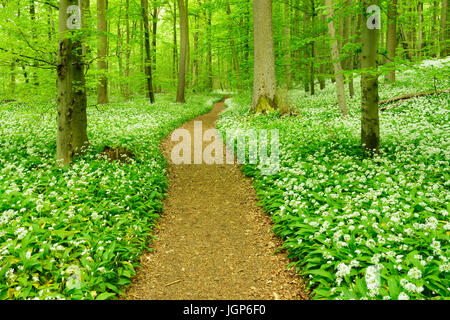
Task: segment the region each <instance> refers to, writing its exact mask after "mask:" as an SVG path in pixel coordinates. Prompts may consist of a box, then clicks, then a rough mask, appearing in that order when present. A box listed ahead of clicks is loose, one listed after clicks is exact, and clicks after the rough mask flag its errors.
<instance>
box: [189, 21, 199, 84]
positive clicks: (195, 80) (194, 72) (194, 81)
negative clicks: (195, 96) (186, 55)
mask: <svg viewBox="0 0 450 320" xmlns="http://www.w3.org/2000/svg"><path fill="white" fill-rule="evenodd" d="M198 28H199V27H198V19H197V16H194V36H193V38H194V54H193V59H192V85H191V86H192V88H193V89H194V90H195V88H196V87H197V83H198V75H199V63H198V58H197V56H198Z"/></svg>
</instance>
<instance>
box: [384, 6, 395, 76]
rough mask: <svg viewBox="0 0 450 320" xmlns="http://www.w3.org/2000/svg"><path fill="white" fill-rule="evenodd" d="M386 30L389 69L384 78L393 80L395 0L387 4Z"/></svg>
mask: <svg viewBox="0 0 450 320" xmlns="http://www.w3.org/2000/svg"><path fill="white" fill-rule="evenodd" d="M387 17H388V20H387V21H388V22H387V30H386V49H387V58H388V63H389V64H391V65H392V66H391V69H390V70H389V72H388V74H387V75H386V79H387V80H388V81H390V82H395V64H394V62H395V51H396V49H397V0H392V2H391V3H389V5H388V11H387Z"/></svg>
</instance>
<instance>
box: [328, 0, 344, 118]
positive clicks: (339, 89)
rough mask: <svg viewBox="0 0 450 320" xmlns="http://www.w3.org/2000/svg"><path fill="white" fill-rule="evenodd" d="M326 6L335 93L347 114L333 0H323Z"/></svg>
mask: <svg viewBox="0 0 450 320" xmlns="http://www.w3.org/2000/svg"><path fill="white" fill-rule="evenodd" d="M325 4H326V6H327V7H328V15H327V17H328V21H329V22H328V33H329V35H330V38H331V58H332V59H333V67H334V75H335V78H336V94H337V99H338V105H339V110H340V112H341V115H342V116H346V115H347V114H348V109H347V101H346V98H345V88H344V75H343V74H342V66H341V61H340V58H339V44H338V41H337V39H336V28H335V25H334V7H333V6H334V4H333V0H325Z"/></svg>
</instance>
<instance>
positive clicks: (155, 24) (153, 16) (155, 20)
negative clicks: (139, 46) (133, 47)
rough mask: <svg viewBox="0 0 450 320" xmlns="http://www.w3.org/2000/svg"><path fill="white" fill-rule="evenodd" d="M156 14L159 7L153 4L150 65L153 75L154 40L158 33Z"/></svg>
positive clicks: (154, 70) (154, 60)
mask: <svg viewBox="0 0 450 320" xmlns="http://www.w3.org/2000/svg"><path fill="white" fill-rule="evenodd" d="M158 15H159V7H158V6H156V5H154V7H153V14H152V18H153V19H152V65H153V74H154V75H156V42H157V35H158Z"/></svg>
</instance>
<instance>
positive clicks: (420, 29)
mask: <svg viewBox="0 0 450 320" xmlns="http://www.w3.org/2000/svg"><path fill="white" fill-rule="evenodd" d="M418 2H419V3H418V4H417V15H418V19H419V23H418V27H417V28H418V32H419V34H418V39H417V55H418V58H419V59H422V50H423V48H422V46H423V2H422V1H421V0H419V1H418ZM381 34H382V33H381Z"/></svg>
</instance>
